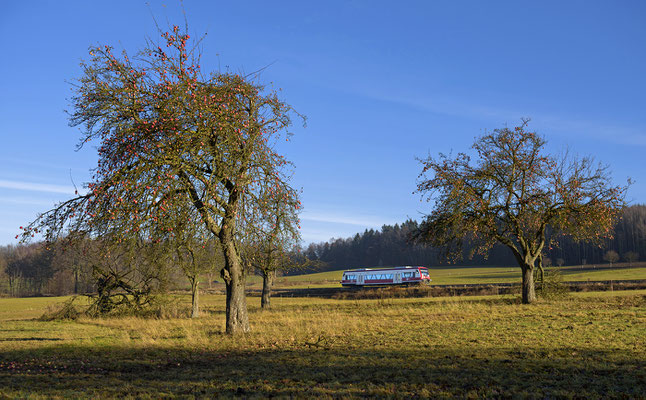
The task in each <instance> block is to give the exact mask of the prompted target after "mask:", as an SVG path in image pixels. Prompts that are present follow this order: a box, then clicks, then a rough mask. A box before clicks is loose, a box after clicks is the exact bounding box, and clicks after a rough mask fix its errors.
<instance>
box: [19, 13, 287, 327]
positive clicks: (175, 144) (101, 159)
mask: <svg viewBox="0 0 646 400" xmlns="http://www.w3.org/2000/svg"><path fill="white" fill-rule="evenodd" d="M189 43H192V42H190V37H189V35H188V34H187V33H185V32H183V31H182V30H180V29H179V28H178V27H177V26H175V27H173V28H172V29H171V30H169V31H168V32H164V33H162V34H161V38H160V43H159V44H155V43H153V42H152V41H149V42H148V44H147V46H146V47H145V48H144V49H143V50H142V51H140V52H139V53H137V54H136V55H134V56H130V55H129V54H128V53H127V52H125V51H123V52H121V53H120V54H117V53H116V52H115V51H114V49H113V48H112V47H110V46H94V47H91V48H90V56H91V59H90V60H89V61H87V62H83V63H82V64H81V67H82V71H83V72H82V75H81V77H80V79H78V81H77V82H76V84H75V85H74V87H73V89H74V97H72V99H71V106H72V111H71V112H70V124H71V125H72V126H79V127H81V132H82V136H81V140H80V144H79V147H83V146H85V145H87V144H88V143H90V142H93V143H96V146H97V147H98V165H97V166H96V168H95V170H94V175H93V177H92V179H91V181H90V182H88V183H87V184H86V189H87V191H86V193H81V194H79V195H77V196H76V197H74V198H72V199H70V200H68V201H65V202H63V203H60V204H58V205H57V206H56V207H55V208H53V209H52V210H49V211H48V212H45V213H43V214H41V215H40V216H39V217H38V218H37V219H36V220H35V221H34V222H32V223H31V224H30V225H29V226H28V227H26V228H25V232H24V234H23V236H24V237H26V238H28V237H30V236H31V235H32V234H34V233H38V232H42V233H43V234H44V235H45V236H46V237H47V238H48V239H49V240H55V239H56V238H57V237H62V236H65V235H66V234H67V233H69V232H84V233H87V234H90V235H93V236H94V237H102V238H111V240H115V241H116V242H118V241H119V240H126V239H128V238H133V237H137V238H139V239H140V240H142V241H148V242H152V243H159V242H163V241H165V240H169V239H170V238H172V237H175V236H177V234H178V232H177V229H185V227H186V226H188V227H190V232H191V233H195V237H194V238H192V239H195V240H198V241H202V242H204V243H207V242H208V240H209V239H211V238H216V239H217V241H218V242H219V245H220V247H221V249H222V253H223V255H224V259H225V266H224V269H223V278H224V280H225V283H226V293H227V296H226V297H227V300H226V331H227V333H231V334H234V333H240V332H246V331H248V330H249V322H248V316H247V304H246V299H245V292H244V289H245V270H244V268H243V265H242V262H241V258H240V253H239V251H238V248H237V246H236V235H237V234H238V229H239V225H240V224H241V223H242V221H244V220H247V219H250V218H252V216H253V213H254V212H255V210H256V208H257V206H258V204H257V203H256V201H259V199H260V196H258V195H257V193H258V192H259V191H261V190H262V191H263V192H264V193H267V190H268V188H271V187H272V186H277V187H278V186H281V185H283V184H284V182H285V181H286V168H287V166H288V162H287V161H286V160H285V158H284V157H283V156H282V155H281V154H279V152H278V151H277V149H276V145H277V143H278V141H279V140H285V138H288V137H289V135H290V133H289V131H288V129H289V127H290V126H291V122H292V117H293V116H295V115H296V116H299V117H300V115H298V114H297V113H295V112H294V111H293V109H292V108H291V107H290V106H289V105H288V104H286V103H285V102H284V101H282V100H281V99H280V98H279V97H278V95H277V93H276V92H275V91H273V90H268V89H266V88H265V87H263V86H262V85H260V84H258V83H256V82H254V79H255V78H254V76H251V77H250V76H243V75H240V74H235V73H229V72H226V73H223V72H213V73H209V74H207V73H204V72H203V71H202V70H201V67H200V54H199V47H198V46H197V44H195V45H192V46H188V44H189ZM285 206H293V205H291V204H285ZM177 215H183V216H185V218H186V221H184V222H183V223H182V224H178V221H177V218H176V217H177ZM198 226H199V229H198V228H197V227H198ZM185 239H186V237H185V235H184V236H183V237H182V240H185Z"/></svg>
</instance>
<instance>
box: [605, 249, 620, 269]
mask: <svg viewBox="0 0 646 400" xmlns="http://www.w3.org/2000/svg"><path fill="white" fill-rule="evenodd" d="M603 259H604V261H608V262H609V263H610V267H612V264H613V263H616V262H617V261H619V253H617V252H616V251H614V250H608V251H606V253H605V254H604V255H603Z"/></svg>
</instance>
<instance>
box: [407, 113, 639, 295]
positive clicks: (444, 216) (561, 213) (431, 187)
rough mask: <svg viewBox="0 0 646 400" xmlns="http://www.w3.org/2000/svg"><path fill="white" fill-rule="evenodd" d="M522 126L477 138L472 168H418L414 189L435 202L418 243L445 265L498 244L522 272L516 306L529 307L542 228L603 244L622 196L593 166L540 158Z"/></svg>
mask: <svg viewBox="0 0 646 400" xmlns="http://www.w3.org/2000/svg"><path fill="white" fill-rule="evenodd" d="M527 122H528V120H523V123H522V124H521V125H520V126H518V127H515V128H514V129H508V128H503V129H496V130H494V131H493V132H492V133H488V134H485V135H484V136H482V137H479V138H477V139H476V140H475V142H474V144H473V146H472V148H473V150H474V151H475V153H476V160H475V163H472V162H471V157H469V156H468V155H466V154H464V153H460V154H458V155H457V156H456V157H455V158H451V157H449V156H446V155H443V154H440V155H439V157H438V158H437V159H435V158H433V157H430V156H429V157H428V158H427V159H425V160H421V162H422V164H423V170H422V173H421V174H420V181H419V183H418V187H417V191H418V192H419V193H422V194H423V195H424V196H425V197H426V198H427V200H429V201H433V202H434V207H433V210H432V212H431V214H429V215H427V216H426V219H425V221H424V222H423V223H422V224H421V227H420V232H419V234H418V235H417V238H418V239H419V240H421V241H425V242H429V243H431V244H434V245H437V246H442V248H443V249H444V251H445V253H446V255H447V256H448V257H449V258H450V259H457V258H459V257H461V256H462V249H463V243H465V241H473V242H474V243H476V245H475V246H474V247H473V248H472V250H473V251H472V253H471V254H470V256H472V255H473V253H480V254H483V255H486V254H487V253H488V251H489V250H490V249H491V248H492V246H493V245H494V244H495V243H502V244H503V245H505V246H506V247H508V248H509V249H510V250H511V252H512V253H513V255H514V257H515V258H516V261H517V262H518V265H519V266H520V268H521V271H522V301H523V303H531V302H533V301H534V300H535V299H536V294H535V288H534V268H535V266H536V262H537V260H538V259H539V258H540V255H541V253H542V251H543V249H544V248H545V246H546V244H549V240H548V239H547V238H546V230H547V228H548V226H549V227H550V228H551V229H552V231H553V232H554V234H555V235H558V234H565V235H570V236H572V237H573V238H574V239H575V240H590V241H600V240H601V238H605V237H609V236H611V235H612V228H613V226H614V222H615V221H616V218H617V215H618V214H619V213H620V211H621V210H622V208H623V207H624V205H625V202H624V196H625V192H626V188H627V186H614V185H612V183H611V180H610V176H609V174H608V168H607V167H606V166H603V165H600V164H596V163H595V162H594V161H593V159H592V158H589V157H584V158H580V159H576V158H570V157H566V156H564V157H562V158H556V157H554V156H551V155H548V154H544V147H545V143H546V141H545V139H543V138H542V137H540V136H539V135H537V134H536V133H535V132H530V131H528V130H527V129H526V127H527ZM427 174H430V177H427Z"/></svg>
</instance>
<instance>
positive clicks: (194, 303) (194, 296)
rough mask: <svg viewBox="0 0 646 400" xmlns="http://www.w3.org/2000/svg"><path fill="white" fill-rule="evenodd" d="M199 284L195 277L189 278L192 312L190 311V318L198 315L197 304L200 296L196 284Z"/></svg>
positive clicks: (198, 307)
mask: <svg viewBox="0 0 646 400" xmlns="http://www.w3.org/2000/svg"><path fill="white" fill-rule="evenodd" d="M199 285H200V282H199V281H198V280H197V279H193V280H191V306H192V307H191V308H192V310H193V311H192V313H191V318H197V317H199V316H200V305H199V296H200V291H199V289H198V286H199Z"/></svg>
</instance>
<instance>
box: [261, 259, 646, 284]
mask: <svg viewBox="0 0 646 400" xmlns="http://www.w3.org/2000/svg"><path fill="white" fill-rule="evenodd" d="M551 271H559V273H560V274H561V275H562V278H563V280H564V281H608V280H646V262H642V263H635V264H634V265H628V264H624V263H622V264H615V265H614V266H613V267H610V266H609V265H608V264H601V265H574V266H565V267H553V268H547V269H546V273H549V272H551ZM429 274H430V275H431V279H432V280H433V281H432V282H431V283H432V284H433V285H466V284H490V283H520V279H521V274H520V268H519V267H517V266H509V267H460V266H443V267H429ZM342 275H343V271H326V272H319V273H313V274H306V275H291V276H283V277H279V278H277V279H276V283H275V286H276V287H277V288H294V289H296V288H326V287H341V283H340V281H341V276H342ZM248 281H249V287H251V288H255V289H258V288H260V287H262V278H260V277H258V276H252V277H250V278H249V280H248Z"/></svg>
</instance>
